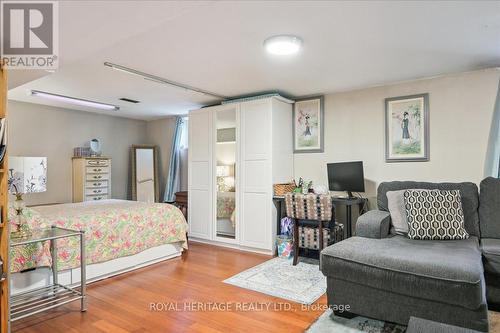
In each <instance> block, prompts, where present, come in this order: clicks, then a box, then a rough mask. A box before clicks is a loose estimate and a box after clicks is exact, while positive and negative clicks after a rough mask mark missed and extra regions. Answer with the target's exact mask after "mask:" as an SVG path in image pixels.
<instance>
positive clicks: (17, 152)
mask: <svg viewBox="0 0 500 333" xmlns="http://www.w3.org/2000/svg"><path fill="white" fill-rule="evenodd" d="M8 112H9V142H8V143H9V154H10V155H12V156H46V157H47V165H48V176H47V192H44V193H39V194H31V195H27V196H26V198H25V199H26V202H27V203H28V204H44V203H63V202H71V201H72V185H71V157H72V156H73V148H74V147H78V146H83V145H84V144H85V143H86V142H88V141H89V140H90V139H92V138H99V139H100V140H101V142H102V149H103V155H105V156H108V157H111V158H112V161H113V162H112V166H113V169H112V197H113V198H117V199H126V198H127V197H128V193H127V192H128V182H129V163H130V162H129V147H130V146H131V145H132V144H138V143H147V137H146V122H145V121H140V120H132V119H126V118H120V117H111V116H106V115H99V114H96V113H90V112H81V111H72V110H67V109H61V108H55V107H50V106H43V105H37V104H31V103H23V102H15V101H9V103H8Z"/></svg>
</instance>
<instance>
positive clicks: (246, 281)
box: [224, 258, 326, 304]
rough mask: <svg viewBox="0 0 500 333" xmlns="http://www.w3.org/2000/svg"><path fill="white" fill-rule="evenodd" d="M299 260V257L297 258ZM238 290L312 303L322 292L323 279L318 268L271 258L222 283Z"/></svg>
mask: <svg viewBox="0 0 500 333" xmlns="http://www.w3.org/2000/svg"><path fill="white" fill-rule="evenodd" d="M301 260H302V258H301ZM224 282H225V283H229V284H232V285H235V286H238V287H241V288H245V289H250V290H254V291H258V292H261V293H264V294H267V295H271V296H275V297H279V298H284V299H286V300H289V301H293V302H297V303H302V304H312V303H314V301H316V300H317V299H318V298H320V297H321V295H323V294H324V293H325V292H326V277H325V276H324V275H323V273H321V272H320V270H319V266H318V265H313V264H308V263H305V262H301V261H300V260H299V263H298V264H297V265H296V266H293V265H292V259H282V258H273V259H271V260H268V261H266V262H264V263H262V264H260V265H258V266H255V267H252V268H250V269H247V270H246V271H243V272H241V273H239V274H236V275H234V276H232V277H230V278H229V279H227V280H224Z"/></svg>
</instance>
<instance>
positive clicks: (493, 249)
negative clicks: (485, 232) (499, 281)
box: [481, 238, 500, 275]
mask: <svg viewBox="0 0 500 333" xmlns="http://www.w3.org/2000/svg"><path fill="white" fill-rule="evenodd" d="M481 250H482V252H483V263H484V270H485V271H486V272H488V273H492V274H498V275H500V239H495V238H483V239H481Z"/></svg>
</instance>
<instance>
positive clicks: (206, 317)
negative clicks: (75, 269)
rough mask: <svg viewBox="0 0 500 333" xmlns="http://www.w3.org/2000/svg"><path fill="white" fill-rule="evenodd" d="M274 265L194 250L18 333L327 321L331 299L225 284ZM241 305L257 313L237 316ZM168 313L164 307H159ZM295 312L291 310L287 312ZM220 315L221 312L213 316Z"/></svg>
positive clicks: (202, 330)
mask: <svg viewBox="0 0 500 333" xmlns="http://www.w3.org/2000/svg"><path fill="white" fill-rule="evenodd" d="M268 259H270V257H269V256H265V255H259V254H253V253H248V252H241V251H236V250H230V249H224V248H220V247H215V246H210V245H204V244H199V243H191V244H190V247H189V251H188V252H187V253H185V254H184V255H183V256H182V258H176V259H172V260H169V261H165V262H162V263H158V264H155V265H153V266H149V267H146V268H142V269H140V270H137V271H134V272H130V273H125V274H122V275H119V276H117V277H114V278H110V279H106V280H103V281H100V282H96V283H93V284H91V285H89V286H88V311H87V312H86V313H81V312H80V311H79V303H75V304H72V305H67V306H64V307H60V308H58V309H55V310H52V311H50V312H46V313H44V314H40V315H36V316H32V317H29V318H26V319H23V320H20V321H18V322H14V323H13V325H12V332H13V333H34V332H37V333H63V332H64V333H79V332H85V333H94V332H95V333H103V332H104V333H108V332H109V333H145V332H153V333H163V332H195V333H221V332H224V333H229V332H249V333H256V332H258V333H265V332H272V333H276V332H287V333H292V332H303V331H304V330H305V329H306V328H307V327H309V325H310V324H311V323H312V322H314V321H315V320H316V318H317V317H318V316H319V315H320V314H321V313H323V311H324V309H322V308H321V306H326V296H323V297H321V298H320V299H319V300H318V301H317V302H316V303H314V305H313V306H314V307H316V309H303V308H302V307H301V306H300V305H298V304H296V303H291V302H286V301H284V300H283V299H280V298H276V297H271V296H267V295H264V294H261V293H257V292H253V291H250V290H247V289H242V288H238V287H234V286H231V285H228V284H225V283H222V281H223V280H224V279H226V278H228V277H230V276H232V275H234V274H237V273H239V272H241V271H243V270H245V269H248V268H250V267H253V266H255V265H257V264H259V263H261V262H264V261H266V260H268ZM171 302H174V303H175V302H177V304H178V307H179V310H182V309H183V305H184V304H188V305H191V309H192V310H193V311H175V309H172V308H170V309H169V310H171V311H151V310H150V307H151V303H165V304H171ZM197 302H212V303H215V302H216V303H218V306H219V307H220V306H221V305H222V303H225V302H232V304H233V308H232V309H231V311H194V310H195V309H194V307H195V306H196V305H197V304H198V303H197ZM235 303H245V304H248V305H249V306H251V305H252V304H253V305H254V307H255V308H253V309H249V310H250V311H243V309H241V308H240V309H236V308H235V307H236V306H235V305H234V304H235ZM259 304H271V305H276V306H281V307H282V308H281V309H277V311H274V310H273V311H259V310H261V309H258V308H256V307H257V306H258V305H259ZM155 306H156V309H160V307H161V305H155ZM287 306H288V307H290V309H287V308H285V309H283V308H284V307H287ZM212 310H214V309H212ZM490 332H494V333H496V332H499V333H500V313H498V312H490Z"/></svg>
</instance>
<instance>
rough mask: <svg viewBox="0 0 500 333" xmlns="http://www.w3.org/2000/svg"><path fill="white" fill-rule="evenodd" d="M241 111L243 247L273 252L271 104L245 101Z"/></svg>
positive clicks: (241, 234)
mask: <svg viewBox="0 0 500 333" xmlns="http://www.w3.org/2000/svg"><path fill="white" fill-rule="evenodd" d="M240 110H241V111H240V112H241V116H240V117H241V121H240V129H241V169H242V173H241V179H240V181H241V200H240V202H241V203H242V204H241V205H240V207H241V210H242V211H241V215H240V219H241V224H240V226H241V228H240V244H241V245H243V246H248V247H253V248H259V249H264V250H272V244H271V242H272V226H271V205H272V182H271V172H272V169H271V147H272V141H271V140H272V137H271V130H272V115H271V102H270V100H257V101H251V102H244V103H241V106H240Z"/></svg>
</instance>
